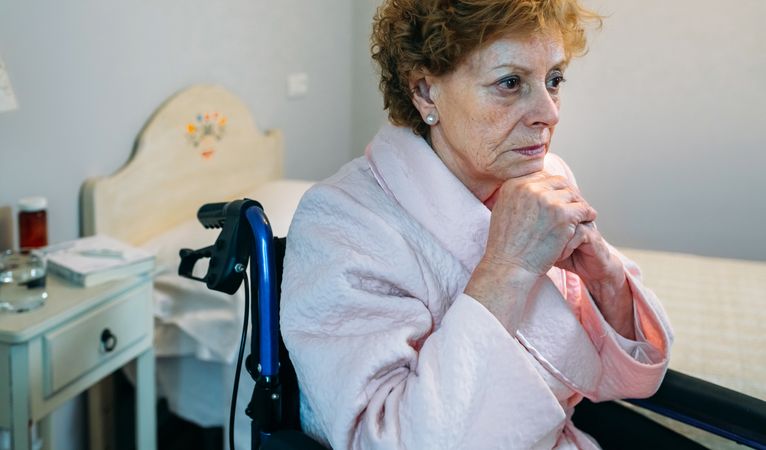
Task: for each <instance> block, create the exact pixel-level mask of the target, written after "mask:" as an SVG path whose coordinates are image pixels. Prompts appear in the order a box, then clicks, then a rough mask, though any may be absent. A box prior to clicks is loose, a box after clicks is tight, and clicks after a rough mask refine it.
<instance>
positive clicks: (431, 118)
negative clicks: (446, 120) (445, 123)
mask: <svg viewBox="0 0 766 450" xmlns="http://www.w3.org/2000/svg"><path fill="white" fill-rule="evenodd" d="M436 120H437V117H436V113H433V112H430V113H428V115H427V116H426V123H427V124H429V125H434V124H436Z"/></svg>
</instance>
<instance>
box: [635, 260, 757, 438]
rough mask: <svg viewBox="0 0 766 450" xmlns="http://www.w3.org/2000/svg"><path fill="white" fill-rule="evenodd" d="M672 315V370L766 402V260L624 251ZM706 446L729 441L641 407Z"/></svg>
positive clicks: (648, 413)
mask: <svg viewBox="0 0 766 450" xmlns="http://www.w3.org/2000/svg"><path fill="white" fill-rule="evenodd" d="M621 250H622V251H623V252H624V253H625V255H627V256H628V257H629V258H631V259H633V260H634V261H635V262H636V263H637V264H638V265H639V267H641V269H642V271H643V273H644V281H645V282H646V285H647V286H648V287H649V288H651V289H652V290H654V292H655V293H656V294H657V296H658V297H659V298H660V300H661V301H662V304H663V305H664V306H665V309H666V311H667V313H668V315H669V316H670V320H671V323H672V325H673V329H674V331H675V343H674V345H673V350H672V354H671V358H670V367H671V368H673V369H675V370H678V371H680V372H683V373H686V374H689V375H692V376H695V377H698V378H702V379H704V380H707V381H710V382H713V383H716V384H719V385H721V386H725V387H728V388H730V389H733V390H736V391H739V392H743V393H745V394H748V395H751V396H753V397H757V398H760V399H762V400H766V332H764V330H766V326H765V325H764V324H765V323H766V262H756V261H743V260H734V259H723V258H710V257H703V256H695V255H687V254H680V253H669V252H658V251H649V250H636V249H626V248H621ZM639 411H640V412H641V413H642V414H645V415H647V416H649V417H651V418H652V419H654V420H656V421H658V422H660V423H663V424H665V425H666V426H668V427H670V428H673V429H675V430H676V431H679V432H681V433H682V434H684V435H686V436H689V437H691V438H692V439H694V440H696V441H697V442H700V443H701V444H703V445H705V446H707V447H708V448H715V449H721V450H725V449H732V450H734V449H742V448H745V447H743V446H740V445H738V444H736V443H733V442H731V441H726V440H724V439H723V438H719V437H718V436H714V435H712V434H709V433H706V432H704V431H701V430H699V429H696V428H692V427H690V426H686V425H683V424H680V423H678V422H673V421H671V420H670V419H667V418H665V417H661V416H659V415H657V414H653V413H650V412H647V411H645V410H639Z"/></svg>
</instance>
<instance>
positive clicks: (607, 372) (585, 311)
mask: <svg viewBox="0 0 766 450" xmlns="http://www.w3.org/2000/svg"><path fill="white" fill-rule="evenodd" d="M545 168H546V170H547V171H548V172H549V173H552V174H556V175H561V176H564V177H566V178H567V179H568V180H570V181H571V182H572V183H574V184H575V185H577V181H576V179H575V177H574V174H573V173H572V171H571V169H570V168H569V166H567V164H566V163H565V162H564V161H563V160H562V159H561V158H560V157H558V156H557V155H554V154H549V157H548V158H546V167H545ZM607 245H609V244H607ZM609 250H610V251H611V252H612V253H614V254H615V255H617V256H618V257H619V259H620V261H621V262H622V264H623V268H624V270H625V276H626V278H627V280H628V285H629V287H630V290H631V292H632V294H633V316H634V319H635V330H636V340H635V341H632V340H629V339H626V338H624V337H622V336H620V334H619V333H617V332H616V331H615V330H614V329H613V328H612V326H611V325H609V324H608V323H607V321H606V320H605V319H604V316H603V315H602V314H601V311H599V309H598V307H597V306H596V303H595V302H594V300H593V298H592V297H591V295H590V293H589V292H588V290H587V289H586V288H585V284H584V283H583V282H582V280H580V278H579V277H578V276H577V275H575V274H573V273H567V274H566V276H567V285H568V292H570V293H571V294H569V295H574V296H576V298H574V299H570V302H571V303H573V304H575V305H578V308H579V311H578V315H579V317H580V321H581V322H582V324H583V327H584V328H585V330H586V332H587V333H588V335H589V336H590V339H591V340H592V341H593V343H594V344H595V346H596V348H597V349H598V351H599V354H600V356H601V361H602V378H601V382H600V383H599V384H598V389H597V390H596V391H595V392H590V393H584V394H585V395H586V397H588V398H590V399H591V400H594V401H602V400H612V399H617V398H644V397H648V396H651V395H652V394H654V393H655V392H656V391H657V389H658V388H659V386H660V383H661V382H662V379H663V377H664V376H665V370H666V369H667V366H668V362H669V359H670V347H671V345H672V343H673V331H672V329H671V327H670V321H669V320H668V316H667V314H666V313H665V310H664V309H663V307H662V304H661V303H660V301H659V300H658V299H657V296H656V295H654V293H653V292H652V291H651V290H649V289H648V288H646V287H645V286H644V285H643V283H642V281H641V272H640V270H639V268H638V266H637V265H636V264H635V263H634V262H633V261H630V260H629V259H628V258H626V257H625V256H624V255H622V254H621V253H620V252H619V251H618V250H617V249H615V248H614V247H612V246H611V245H609Z"/></svg>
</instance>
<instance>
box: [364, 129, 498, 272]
mask: <svg viewBox="0 0 766 450" xmlns="http://www.w3.org/2000/svg"><path fill="white" fill-rule="evenodd" d="M365 153H366V155H367V159H368V161H369V164H370V168H371V169H372V173H373V175H374V176H375V178H376V179H377V181H378V183H379V184H380V186H381V187H382V188H383V190H384V191H386V193H387V194H388V195H390V196H391V197H393V198H394V199H396V201H397V202H398V203H399V205H401V207H402V208H404V209H405V210H406V211H407V212H408V213H409V214H411V215H412V216H413V217H414V218H415V219H416V220H417V221H418V222H419V223H420V224H421V225H423V227H424V228H426V229H427V230H428V231H429V232H430V233H431V234H433V235H434V236H435V237H436V239H437V240H439V242H440V243H441V244H442V245H443V246H444V247H445V248H446V249H447V250H449V251H450V252H451V253H452V254H453V255H455V256H456V257H457V259H458V260H459V261H460V262H461V264H462V265H463V267H464V268H465V269H466V270H467V271H468V272H469V273H470V272H471V271H473V269H474V268H475V267H476V265H477V264H478V263H479V260H480V259H481V257H482V255H483V254H484V247H485V246H486V243H487V232H488V231H489V219H490V211H489V209H487V207H486V206H484V204H483V203H482V202H481V201H479V199H478V198H476V196H475V195H473V193H472V192H471V191H469V190H468V188H467V187H465V185H464V184H463V183H462V182H461V181H460V180H459V179H458V178H457V177H456V176H455V175H454V174H453V173H452V172H450V170H449V169H448V168H447V166H446V165H444V163H443V162H442V160H441V159H440V158H439V156H438V155H437V154H436V153H435V152H434V151H433V149H432V148H431V146H430V145H428V143H427V142H426V141H425V139H423V138H422V137H420V136H418V135H417V134H415V133H414V132H413V131H412V130H410V129H409V128H403V127H396V126H393V125H391V124H386V125H384V126H383V127H382V128H381V129H380V131H379V132H378V134H377V135H375V137H374V138H373V140H372V142H371V143H370V145H368V146H367V150H366V152H365Z"/></svg>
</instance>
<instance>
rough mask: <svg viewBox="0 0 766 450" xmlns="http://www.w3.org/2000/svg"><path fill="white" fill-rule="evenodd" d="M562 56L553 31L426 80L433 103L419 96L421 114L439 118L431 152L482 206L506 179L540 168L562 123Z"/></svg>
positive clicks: (496, 45)
mask: <svg viewBox="0 0 766 450" xmlns="http://www.w3.org/2000/svg"><path fill="white" fill-rule="evenodd" d="M565 59H566V58H565V52H564V47H563V44H562V41H561V38H560V36H559V35H558V34H556V33H550V34H536V35H534V36H527V37H505V38H501V39H499V40H497V41H494V42H492V43H491V44H489V45H487V46H484V47H482V48H480V49H479V50H477V51H475V52H474V53H473V54H471V55H469V57H468V58H467V59H466V60H465V61H464V62H462V63H461V64H460V65H459V66H458V67H457V68H456V70H455V71H453V72H451V73H449V74H447V75H443V76H439V77H429V76H426V77H425V78H424V79H423V81H424V82H425V85H423V84H421V85H420V87H421V89H420V91H419V92H420V93H421V94H423V93H424V92H425V93H426V95H424V97H425V98H428V97H430V101H423V98H418V97H419V96H418V94H417V93H416V95H415V97H416V98H415V104H416V106H417V107H418V109H419V110H420V112H421V113H422V114H423V117H425V116H426V115H427V114H428V112H433V111H435V112H436V113H437V115H438V122H437V123H436V124H435V125H434V126H432V127H431V134H430V138H431V143H432V145H433V147H434V150H435V151H436V153H437V154H438V155H439V157H440V158H441V159H442V160H443V161H444V163H445V164H446V165H447V166H448V167H449V168H450V170H451V171H452V172H453V173H454V174H455V175H456V176H457V177H458V178H459V179H460V180H461V181H462V182H463V183H464V184H465V185H466V186H467V187H468V188H469V189H470V190H471V191H472V192H473V193H474V194H475V195H476V196H477V197H478V198H479V199H480V200H481V201H485V200H487V199H488V198H489V197H490V196H491V195H492V194H493V193H494V192H495V191H496V190H497V189H498V188H499V187H500V185H501V184H502V183H503V182H504V181H506V180H508V179H509V178H513V177H519V176H523V175H528V174H530V173H533V172H537V171H540V170H542V168H543V157H544V156H545V154H546V153H547V152H548V147H549V145H550V140H551V135H552V134H553V129H554V128H555V126H556V124H557V123H558V121H559V87H560V84H561V82H562V81H563V80H564V78H563V74H564V68H565V65H566V62H565ZM424 89H425V91H424ZM429 107H430V108H431V109H430V110H426V109H427V108H429ZM424 108H425V109H424Z"/></svg>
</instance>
